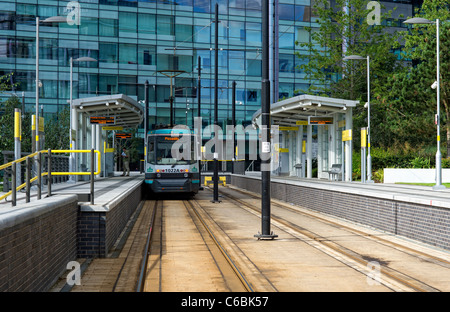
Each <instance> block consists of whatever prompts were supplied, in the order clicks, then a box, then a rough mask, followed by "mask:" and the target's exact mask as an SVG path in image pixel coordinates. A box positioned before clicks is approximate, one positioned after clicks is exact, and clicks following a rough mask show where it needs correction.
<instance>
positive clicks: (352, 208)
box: [231, 175, 450, 250]
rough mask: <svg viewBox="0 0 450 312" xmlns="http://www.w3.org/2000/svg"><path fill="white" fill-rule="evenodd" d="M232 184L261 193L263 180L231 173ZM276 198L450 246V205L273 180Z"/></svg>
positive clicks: (429, 242) (386, 230) (273, 195)
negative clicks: (394, 198) (392, 198)
mask: <svg viewBox="0 0 450 312" xmlns="http://www.w3.org/2000/svg"><path fill="white" fill-rule="evenodd" d="M231 184H232V185H234V186H236V187H239V188H242V189H246V190H248V191H251V192H255V193H261V180H260V178H255V177H246V176H239V175H232V177H231ZM270 193H271V196H272V197H273V198H275V199H279V200H283V201H286V202H288V203H293V204H295V205H298V206H301V207H304V208H308V209H312V210H315V211H319V212H323V213H327V214H330V215H334V216H337V217H340V218H343V219H346V220H349V221H353V222H357V223H360V224H364V225H368V226H371V227H373V228H376V229H379V230H382V231H385V232H388V233H393V234H397V235H401V236H404V237H408V238H411V239H415V240H418V241H422V242H424V243H427V244H430V245H433V246H437V247H440V248H444V249H447V250H450V226H449V225H450V209H448V208H446V207H436V206H427V205H423V204H417V203H409V202H405V201H398V200H389V199H385V198H377V197H374V196H364V195H359V194H352V193H345V192H339V191H332V190H327V189H324V188H323V186H322V188H320V186H317V187H313V184H311V187H306V186H301V185H295V184H289V182H286V183H280V182H275V181H273V180H272V181H271V189H270Z"/></svg>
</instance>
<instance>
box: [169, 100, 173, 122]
mask: <svg viewBox="0 0 450 312" xmlns="http://www.w3.org/2000/svg"><path fill="white" fill-rule="evenodd" d="M169 103H170V127H171V128H172V127H173V96H172V94H171V95H170V96H169Z"/></svg>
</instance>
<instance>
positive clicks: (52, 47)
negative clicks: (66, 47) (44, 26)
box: [39, 38, 58, 60]
mask: <svg viewBox="0 0 450 312" xmlns="http://www.w3.org/2000/svg"><path fill="white" fill-rule="evenodd" d="M39 58H40V59H47V60H57V59H58V40H57V39H46V38H40V39H39Z"/></svg>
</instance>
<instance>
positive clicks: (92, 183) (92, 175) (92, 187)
mask: <svg viewBox="0 0 450 312" xmlns="http://www.w3.org/2000/svg"><path fill="white" fill-rule="evenodd" d="M94 162H95V154H94V149H91V205H93V204H94V171H95V169H94V168H95V163H94Z"/></svg>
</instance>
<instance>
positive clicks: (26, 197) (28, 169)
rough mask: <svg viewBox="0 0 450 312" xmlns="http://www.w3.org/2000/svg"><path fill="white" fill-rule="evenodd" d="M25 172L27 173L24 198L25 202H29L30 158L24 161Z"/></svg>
mask: <svg viewBox="0 0 450 312" xmlns="http://www.w3.org/2000/svg"><path fill="white" fill-rule="evenodd" d="M26 167H27V168H26V171H27V178H26V180H27V182H26V189H25V190H26V196H25V202H26V203H29V202H30V179H31V170H30V157H27V161H26Z"/></svg>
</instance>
